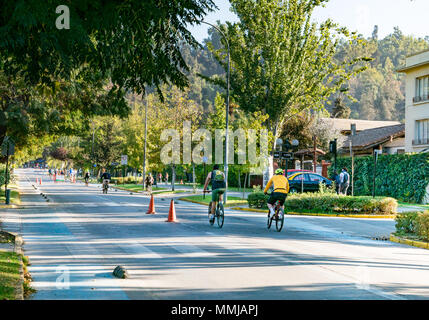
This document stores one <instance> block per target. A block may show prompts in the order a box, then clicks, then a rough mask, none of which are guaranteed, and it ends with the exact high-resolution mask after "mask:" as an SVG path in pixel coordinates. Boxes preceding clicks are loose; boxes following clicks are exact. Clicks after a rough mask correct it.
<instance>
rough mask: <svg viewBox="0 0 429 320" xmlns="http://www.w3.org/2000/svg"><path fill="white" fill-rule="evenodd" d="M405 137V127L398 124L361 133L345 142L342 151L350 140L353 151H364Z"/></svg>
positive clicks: (347, 146)
mask: <svg viewBox="0 0 429 320" xmlns="http://www.w3.org/2000/svg"><path fill="white" fill-rule="evenodd" d="M403 136H405V125H404V124H399V125H394V126H386V127H381V128H374V129H368V130H364V131H361V132H359V133H357V134H356V135H354V136H349V137H347V139H346V140H345V142H344V144H343V146H342V149H348V148H349V145H350V139H352V146H353V149H366V148H369V147H372V146H374V145H376V144H379V143H384V142H386V141H389V140H390V139H391V138H392V139H394V138H397V137H403Z"/></svg>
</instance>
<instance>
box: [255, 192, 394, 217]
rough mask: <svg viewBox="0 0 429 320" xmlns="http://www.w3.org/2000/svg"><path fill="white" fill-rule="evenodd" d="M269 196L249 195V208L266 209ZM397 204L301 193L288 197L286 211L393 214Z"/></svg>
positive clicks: (378, 200) (376, 200)
mask: <svg viewBox="0 0 429 320" xmlns="http://www.w3.org/2000/svg"><path fill="white" fill-rule="evenodd" d="M268 198H269V196H265V195H264V194H263V193H262V192H253V193H250V194H249V196H248V198H247V202H248V204H249V207H250V208H252V207H256V208H266V201H267V200H268ZM397 208H398V202H397V201H396V200H395V199H393V198H386V197H376V198H375V199H374V198H372V197H346V196H341V195H337V194H335V193H334V194H329V193H325V194H322V193H303V194H293V195H288V198H287V201H286V203H285V209H286V210H287V211H298V212H299V211H308V212H313V211H318V212H320V213H333V212H337V213H359V214H386V215H387V214H395V213H396V209H397Z"/></svg>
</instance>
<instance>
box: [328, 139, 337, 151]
mask: <svg viewBox="0 0 429 320" xmlns="http://www.w3.org/2000/svg"><path fill="white" fill-rule="evenodd" d="M329 152H330V153H333V154H336V153H337V140H336V139H335V140H333V141H330V142H329Z"/></svg>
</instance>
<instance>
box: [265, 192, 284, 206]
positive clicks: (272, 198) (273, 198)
mask: <svg viewBox="0 0 429 320" xmlns="http://www.w3.org/2000/svg"><path fill="white" fill-rule="evenodd" d="M286 197H287V193H282V192H273V193H272V194H271V195H270V198H269V199H268V201H267V202H268V203H269V204H271V205H274V204H275V203H276V201H277V200H279V201H280V205H281V206H283V205H284V203H285V201H286Z"/></svg>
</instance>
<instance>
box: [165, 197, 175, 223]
mask: <svg viewBox="0 0 429 320" xmlns="http://www.w3.org/2000/svg"><path fill="white" fill-rule="evenodd" d="M165 222H177V221H176V209H175V208H174V200H173V199H171V204H170V211H169V212H168V219H167V220H165Z"/></svg>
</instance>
